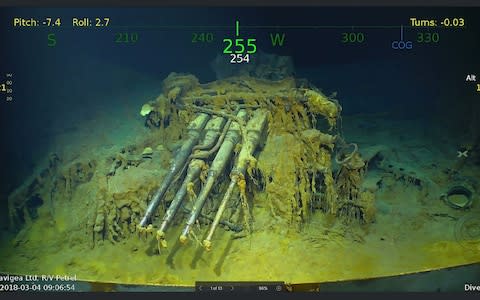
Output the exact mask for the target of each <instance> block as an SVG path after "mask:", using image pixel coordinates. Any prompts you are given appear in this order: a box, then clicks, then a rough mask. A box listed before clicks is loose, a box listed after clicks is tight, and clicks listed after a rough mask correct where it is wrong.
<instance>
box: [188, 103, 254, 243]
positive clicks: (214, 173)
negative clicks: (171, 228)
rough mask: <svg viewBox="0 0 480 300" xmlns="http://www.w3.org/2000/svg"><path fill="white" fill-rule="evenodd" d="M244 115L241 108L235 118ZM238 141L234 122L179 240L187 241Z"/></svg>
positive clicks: (245, 115)
mask: <svg viewBox="0 0 480 300" xmlns="http://www.w3.org/2000/svg"><path fill="white" fill-rule="evenodd" d="M246 117H247V113H246V112H245V110H241V111H240V112H239V113H238V114H237V118H238V119H241V120H242V121H244V120H245V119H246ZM239 142H240V125H239V124H238V123H236V122H235V123H233V124H232V125H231V126H230V129H229V130H228V132H227V135H226V137H225V141H224V142H223V144H222V146H221V147H220V149H219V150H218V152H217V155H216V156H215V159H214V160H213V162H212V165H211V167H210V170H209V171H208V175H207V179H206V181H205V184H204V186H203V188H202V190H201V191H200V194H199V195H198V197H197V199H196V201H195V203H194V205H193V208H192V212H191V214H190V216H189V218H188V220H187V224H186V226H185V228H184V229H183V231H182V234H181V235H180V242H182V243H185V242H186V241H187V235H188V233H189V232H190V228H191V226H192V225H193V224H194V223H195V221H196V220H197V218H198V215H199V214H200V211H201V210H202V208H203V205H204V204H205V201H206V200H207V197H208V194H209V193H210V190H211V189H212V187H213V184H214V183H215V181H216V180H217V178H218V177H219V176H220V174H221V173H222V171H223V170H224V169H225V166H226V165H227V162H228V161H229V160H230V158H231V156H232V153H233V149H234V148H235V146H236V145H237V143H239Z"/></svg>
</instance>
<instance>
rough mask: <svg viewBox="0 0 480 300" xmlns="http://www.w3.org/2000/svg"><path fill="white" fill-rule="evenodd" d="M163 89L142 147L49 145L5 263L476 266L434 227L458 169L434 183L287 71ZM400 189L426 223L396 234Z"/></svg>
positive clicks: (360, 271)
mask: <svg viewBox="0 0 480 300" xmlns="http://www.w3.org/2000/svg"><path fill="white" fill-rule="evenodd" d="M272 74H274V76H273V75H272ZM162 89H163V92H162V94H161V95H159V96H158V97H157V98H156V99H154V100H152V101H149V102H147V103H145V104H144V105H143V107H141V109H140V114H141V116H142V117H143V121H144V126H145V127H146V128H147V133H146V134H145V135H144V136H142V137H138V138H137V140H136V141H135V143H132V144H129V145H119V146H118V147H117V148H112V149H113V150H114V151H113V150H111V151H109V152H108V151H105V152H103V153H102V155H101V156H99V155H97V156H95V157H94V156H91V155H90V153H83V154H78V155H77V156H75V157H74V158H73V159H71V160H69V161H66V160H65V159H64V158H63V157H61V155H59V154H56V153H52V154H51V155H50V157H49V158H48V161H47V162H46V163H45V165H44V166H43V167H42V168H39V170H38V172H36V173H35V174H32V176H31V177H30V178H29V179H28V180H27V181H25V183H24V184H23V185H22V186H20V187H18V188H17V189H16V190H15V191H14V192H13V193H12V194H11V195H10V196H9V198H8V202H9V222H10V229H11V230H12V231H13V232H15V237H14V238H13V241H12V243H11V244H10V245H9V246H8V247H10V248H9V249H8V250H5V251H7V253H10V255H11V257H12V258H11V260H10V263H7V264H6V265H5V266H4V269H2V270H0V271H8V272H12V273H49V272H50V273H62V274H69V273H75V274H78V275H77V276H78V277H79V278H81V279H84V280H89V281H105V282H121V283H135V284H160V285H191V284H193V282H194V281H195V280H282V281H287V282H296V283H299V282H316V281H336V280H344V279H352V278H370V277H376V276H386V275H396V274H402V273H408V272H416V271H421V270H431V269H435V268H441V267H445V266H451V265H457V264H466V263H470V262H476V261H479V260H480V259H479V258H480V255H479V252H480V251H478V250H477V249H473V248H472V247H470V248H468V247H464V246H465V245H463V246H462V245H461V243H458V241H456V240H455V237H453V235H452V237H451V238H448V239H446V240H439V236H442V235H443V234H440V235H429V234H426V232H427V231H428V230H429V228H432V227H431V226H430V225H428V222H433V221H432V220H438V219H439V218H440V219H451V218H453V219H452V220H455V221H456V220H459V219H461V218H462V214H463V212H464V210H462V209H466V208H468V209H470V206H471V204H472V203H471V202H472V201H473V200H472V199H473V198H474V197H472V194H470V195H468V194H464V193H462V190H461V189H457V190H453V192H452V194H451V195H450V194H448V195H447V194H444V195H443V197H444V200H445V199H447V198H448V197H450V196H451V199H452V200H453V199H454V197H455V196H459V195H460V198H461V196H462V195H467V196H468V199H467V200H468V201H469V202H468V203H460V204H458V205H460V206H461V207H460V208H462V209H460V210H457V209H455V208H453V209H452V208H451V207H448V206H447V205H445V203H443V202H442V201H439V200H438V199H437V198H438V197H437V196H438V194H439V193H440V192H442V188H440V187H439V182H442V181H447V180H448V179H449V178H451V174H450V175H449V174H444V175H442V176H445V178H440V179H438V178H437V179H438V181H436V182H435V181H434V180H432V179H431V177H429V176H427V175H425V174H423V175H422V174H418V173H415V172H412V170H409V169H408V167H404V166H402V165H401V163H399V162H398V161H395V157H396V156H395V153H394V150H392V149H391V148H389V147H387V146H383V145H372V146H370V147H367V148H364V149H362V148H361V147H360V146H359V145H358V144H357V143H355V141H349V140H347V139H346V138H345V137H344V135H343V132H342V106H341V104H340V102H339V101H338V100H337V99H335V98H336V97H335V95H331V96H326V95H325V94H324V93H323V92H322V91H321V90H320V89H319V88H317V87H316V86H314V85H313V84H311V83H310V82H309V81H308V80H306V79H299V78H295V77H293V76H291V72H290V70H289V69H288V68H283V69H282V68H281V66H280V67H278V66H276V67H275V68H273V69H272V67H268V68H267V67H265V66H264V65H259V66H257V68H255V69H250V70H248V72H243V73H241V74H236V75H233V76H224V78H221V79H218V80H216V81H212V82H208V83H200V82H199V80H198V79H197V78H196V77H195V75H193V74H183V73H171V74H170V75H169V76H168V77H167V78H165V80H164V81H163V87H162ZM137 113H138V112H137ZM343 122H345V121H343ZM369 176H371V177H369ZM449 176H450V177H449ZM447 178H448V179H447ZM389 184H390V186H395V185H397V187H393V188H390V190H388V192H389V193H393V194H395V191H396V189H397V191H398V190H402V189H403V190H405V189H411V194H415V197H413V198H412V199H418V198H421V199H423V200H420V202H415V201H417V200H412V201H414V202H415V203H416V204H415V203H414V204H413V205H412V203H410V207H420V208H419V209H418V210H416V211H415V214H417V213H418V214H421V215H422V216H423V217H424V218H425V220H423V221H421V222H420V221H418V222H417V221H412V219H411V217H412V214H407V213H406V212H405V211H403V215H401V218H402V220H404V221H402V222H400V224H397V227H396V228H393V227H389V226H387V225H385V226H383V225H382V224H385V223H382V222H384V221H385V220H388V219H391V218H392V216H391V215H388V214H389V213H392V211H393V210H394V209H393V207H394V205H393V204H391V203H386V202H385V201H383V202H378V201H377V199H376V198H378V195H381V197H384V193H386V191H385V190H382V189H383V188H385V187H386V186H388V185H389ZM468 188H469V192H470V193H474V192H475V191H476V188H477V187H476V186H475V185H474V183H472V184H471V185H468ZM455 191H457V192H458V193H457V192H455ZM437 192H438V193H437ZM419 196H420V197H419ZM432 198H435V200H428V199H432ZM449 199H450V198H449ZM447 200H448V199H447ZM392 201H393V200H392ZM422 201H424V203H423V204H422V203H421V202H422ZM429 201H432V202H434V203H435V204H433V205H432V204H426V203H428V202H429ZM459 201H464V199H463V200H462V199H460V200H459ZM444 202H445V201H444ZM422 205H423V206H422ZM466 206H468V207H466ZM422 207H423V208H422ZM432 207H437V208H438V209H437V210H436V211H435V209H433V210H432ZM457 208H458V207H457ZM471 209H473V212H475V209H476V207H475V206H473V208H471ZM412 210H413V208H412ZM410 213H412V212H411V211H410ZM477 213H478V212H477ZM379 214H380V215H379ZM408 220H410V221H408ZM402 223H403V224H402ZM436 224H437V225H435V226H444V227H445V228H451V224H449V225H442V224H443V223H442V224H440V223H438V222H436ZM375 225H378V228H377V227H375ZM401 227H404V231H403V233H401V234H398V235H395V233H394V231H395V230H397V229H398V228H401ZM374 228H377V229H374ZM442 228H443V227H442ZM400 232H402V231H400ZM409 232H412V235H413V234H415V233H416V234H419V235H425V236H428V237H427V238H426V239H424V240H421V241H420V240H419V239H418V238H414V237H413V236H412V235H410V233H409ZM440 232H441V231H440ZM457 238H458V236H457ZM412 241H413V242H417V243H419V245H420V246H418V247H419V249H422V250H412V249H415V248H414V247H413V246H412V244H411V243H412ZM475 242H477V241H475ZM475 245H477V244H475ZM406 249H410V250H406ZM465 249H467V250H465ZM472 249H473V250H472ZM479 249H480V248H479ZM388 252H390V254H388ZM402 252H405V253H407V252H410V253H408V254H405V255H406V256H403V254H402ZM411 252H416V253H414V254H416V255H417V256H415V257H416V259H408V257H409V256H408V255H413V254H412V253H411ZM14 253H15V254H14ZM382 255H384V256H382ZM13 257H16V258H13ZM392 257H393V258H392ZM400 257H403V259H402V258H400ZM377 259H378V260H377ZM405 260H409V261H408V262H406V261H405ZM32 261H33V262H34V263H31V262H32ZM272 261H274V262H276V263H274V264H273V263H272ZM153 265H154V266H155V268H153V269H152V266H153ZM252 268H253V269H255V268H256V269H255V270H253V269H252Z"/></svg>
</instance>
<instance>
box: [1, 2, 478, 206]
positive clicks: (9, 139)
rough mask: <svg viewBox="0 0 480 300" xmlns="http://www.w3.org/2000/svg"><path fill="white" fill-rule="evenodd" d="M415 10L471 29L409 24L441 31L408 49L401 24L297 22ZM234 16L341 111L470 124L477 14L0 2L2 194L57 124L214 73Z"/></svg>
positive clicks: (376, 17)
mask: <svg viewBox="0 0 480 300" xmlns="http://www.w3.org/2000/svg"><path fill="white" fill-rule="evenodd" d="M19 16H22V17H25V18H30V17H33V18H38V19H43V18H45V17H47V16H49V17H52V18H56V17H61V18H62V20H63V24H65V25H66V26H65V27H62V28H50V29H45V28H34V29H33V28H12V26H11V20H12V18H13V17H19ZM411 16H416V17H418V18H421V17H425V18H438V19H439V20H440V19H442V18H444V17H463V18H465V20H466V21H467V27H466V28H465V29H426V30H413V29H410V28H406V29H405V30H404V36H403V37H404V39H405V40H415V39H416V35H417V32H419V31H422V32H423V31H425V32H427V31H431V32H438V33H439V34H440V42H439V43H438V44H436V45H421V44H415V46H414V49H413V50H411V51H394V50H392V49H391V47H390V44H391V42H392V41H393V40H398V39H399V36H400V30H399V28H398V27H395V28H355V27H354V28H348V27H347V28H343V29H342V28H300V27H301V26H307V25H322V26H354V25H357V26H358V25H360V26H400V25H405V26H407V25H408V19H409V18H410V17H411ZM72 17H90V18H92V19H93V18H95V17H109V18H110V24H111V25H110V26H111V27H109V28H100V29H99V28H90V29H86V28H71V26H69V25H70V24H69V23H70V19H71V18H72ZM235 20H239V21H240V30H241V35H242V36H244V37H248V38H250V37H252V38H256V39H257V47H258V49H259V50H262V51H264V52H267V53H275V54H278V55H288V56H291V57H292V58H293V61H294V64H295V68H296V75H297V77H303V78H307V79H308V80H310V81H311V82H312V83H313V84H315V85H316V86H318V87H319V88H321V89H322V90H323V91H324V92H325V93H326V94H330V93H332V92H337V93H338V96H337V98H338V100H339V101H340V103H341V105H342V106H343V114H344V115H351V114H358V113H366V114H374V113H379V112H389V113H390V114H391V115H393V116H395V117H396V118H399V119H401V120H402V119H404V120H409V119H412V118H415V119H421V120H424V121H425V122H439V120H444V122H439V123H438V126H444V127H446V128H448V129H449V130H458V131H459V134H465V131H468V128H467V124H471V122H470V121H471V120H469V118H470V115H469V114H470V113H471V112H472V107H474V103H475V101H476V103H478V101H480V94H478V93H476V92H475V91H474V89H473V86H472V87H470V86H467V83H465V81H464V78H465V75H466V74H469V73H477V75H478V76H480V63H479V60H480V56H479V55H478V54H479V53H480V42H479V40H480V39H479V37H480V26H479V24H480V10H479V9H468V10H467V9H461V8H458V9H451V8H448V9H441V8H438V9H421V8H401V9H393V8H391V9H387V8H385V9H380V8H255V9H248V8H241V9H234V8H228V9H222V8H198V9H187V8H149V9H120V8H118V9H46V8H45V9H2V10H0V22H1V23H0V28H1V36H0V38H1V45H2V47H1V48H2V56H1V57H2V59H1V60H0V63H1V68H0V72H1V73H7V72H8V73H13V74H14V101H13V102H12V103H6V102H5V101H3V99H2V102H0V114H1V116H0V122H1V123H0V125H1V139H2V147H1V150H0V151H1V159H2V162H1V166H2V167H1V172H2V176H1V178H6V179H2V181H1V183H0V187H1V189H0V190H1V193H0V194H1V195H2V197H5V195H7V194H8V193H9V192H10V191H11V190H12V189H13V188H15V187H16V186H18V185H19V184H20V183H21V182H22V180H23V179H24V178H25V176H27V175H29V174H30V173H31V172H32V170H33V168H34V167H35V165H36V164H37V163H38V160H39V159H40V158H42V157H44V156H46V155H47V154H48V149H49V143H50V142H51V140H52V138H53V136H54V135H55V134H57V133H59V132H62V130H71V128H72V127H75V126H81V125H79V124H81V122H82V120H85V119H91V118H95V117H96V114H95V112H99V111H101V112H103V113H107V114H108V113H109V112H111V113H114V111H115V108H116V107H118V106H119V105H121V104H122V105H123V104H127V105H131V107H138V106H137V105H141V103H144V102H146V100H148V98H149V97H150V98H153V97H155V96H156V95H158V94H160V92H161V82H162V80H163V79H164V78H165V77H166V76H167V75H168V74H169V73H170V72H188V73H192V74H194V75H196V76H197V77H198V78H199V79H200V81H201V82H208V81H212V80H215V73H214V71H213V70H212V69H211V67H210V62H211V61H212V60H213V59H214V58H215V57H216V56H217V55H218V54H220V53H221V52H222V49H223V42H222V40H223V38H227V37H229V38H233V37H234V32H235V27H234V25H235ZM161 26H164V27H161ZM195 26H199V27H195ZM262 26H268V28H260V27H262ZM272 26H273V27H272ZM299 26H300V27H299ZM160 27H161V28H160ZM185 27H187V28H185ZM124 32H128V33H135V34H137V35H138V41H137V42H136V43H128V44H122V43H115V34H118V33H124ZM194 32H195V33H201V32H204V33H207V32H210V33H212V34H213V36H214V40H213V41H212V42H211V43H204V44H201V43H196V44H192V33H194ZM342 32H362V33H364V34H365V36H366V41H365V42H364V43H362V44H360V45H345V44H343V43H341V42H340V38H341V33H342ZM50 33H54V34H55V35H56V40H57V44H56V46H55V47H49V46H48V45H47V44H48V38H47V36H48V34H50ZM270 33H285V34H286V42H285V45H284V46H283V47H282V48H278V47H272V45H271V42H270V37H269V34H270ZM125 95H127V96H125ZM130 95H131V97H130ZM135 95H141V96H142V97H144V98H147V99H139V97H136V96H135ZM122 97H123V98H122ZM119 99H122V100H121V101H123V102H128V103H119ZM129 101H131V102H129ZM472 103H473V104H472ZM472 105H473V106H472ZM477 107H478V105H477ZM133 113H134V114H137V113H138V111H134V112H133ZM445 116H449V118H448V119H447V118H445ZM467 134H468V132H467ZM2 200H3V199H2Z"/></svg>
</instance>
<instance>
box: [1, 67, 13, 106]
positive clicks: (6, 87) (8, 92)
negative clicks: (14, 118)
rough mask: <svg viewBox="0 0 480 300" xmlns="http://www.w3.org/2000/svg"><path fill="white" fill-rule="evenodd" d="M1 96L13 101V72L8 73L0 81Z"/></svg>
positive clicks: (7, 100)
mask: <svg viewBox="0 0 480 300" xmlns="http://www.w3.org/2000/svg"><path fill="white" fill-rule="evenodd" d="M0 96H1V97H2V98H3V99H5V101H6V102H12V101H13V74H12V73H6V74H4V76H3V79H2V80H1V81H0Z"/></svg>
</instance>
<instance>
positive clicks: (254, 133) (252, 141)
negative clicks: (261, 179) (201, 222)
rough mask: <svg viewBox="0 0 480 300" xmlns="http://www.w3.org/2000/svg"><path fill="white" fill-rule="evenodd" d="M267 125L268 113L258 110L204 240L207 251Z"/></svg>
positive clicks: (251, 121)
mask: <svg viewBox="0 0 480 300" xmlns="http://www.w3.org/2000/svg"><path fill="white" fill-rule="evenodd" d="M266 124H267V112H266V111H264V110H260V109H258V110H256V111H255V113H254V115H253V117H252V118H251V119H250V121H249V122H248V124H247V141H246V142H244V143H243V146H242V149H241V150H240V154H239V155H238V161H237V164H236V166H235V167H234V168H233V170H232V172H231V173H230V184H229V185H228V189H227V191H226V192H225V195H224V196H223V199H222V202H221V203H220V206H219V208H218V210H217V214H216V215H215V219H214V220H213V223H212V225H211V227H210V230H209V232H208V235H207V237H206V238H205V240H203V246H204V247H205V249H206V250H207V251H210V250H211V248H212V242H211V240H212V237H213V234H214V232H215V229H216V228H217V226H218V224H219V223H220V219H221V217H222V215H223V212H224V211H225V208H226V207H227V202H228V201H229V200H230V198H231V197H232V193H233V189H234V188H235V186H236V185H237V183H238V182H239V180H243V179H244V176H245V171H246V169H247V164H248V162H249V157H251V155H252V154H253V152H254V151H255V149H256V148H257V146H258V143H259V142H260V137H261V135H262V132H263V130H264V128H265V125H266Z"/></svg>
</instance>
